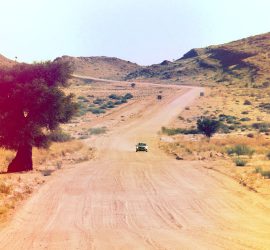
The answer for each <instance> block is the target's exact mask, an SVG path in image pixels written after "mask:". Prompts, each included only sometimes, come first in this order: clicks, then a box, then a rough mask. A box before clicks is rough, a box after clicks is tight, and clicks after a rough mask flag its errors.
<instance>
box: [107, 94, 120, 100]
mask: <svg viewBox="0 0 270 250" xmlns="http://www.w3.org/2000/svg"><path fill="white" fill-rule="evenodd" d="M109 98H111V99H113V100H120V99H121V96H119V95H116V94H111V95H109Z"/></svg>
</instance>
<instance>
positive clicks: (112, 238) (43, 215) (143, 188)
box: [0, 88, 270, 250]
mask: <svg viewBox="0 0 270 250" xmlns="http://www.w3.org/2000/svg"><path fill="white" fill-rule="evenodd" d="M199 91H200V89H198V88H188V89H187V90H186V91H182V92H180V93H182V94H181V96H178V97H177V91H176V96H174V97H172V98H171V99H170V100H169V101H166V102H164V104H163V105H162V107H159V106H155V105H153V106H151V107H148V108H147V109H146V110H145V112H143V113H142V115H141V116H140V117H139V118H137V119H136V120H132V121H130V122H128V123H125V124H124V125H121V126H120V125H119V126H118V128H116V129H114V130H113V131H112V132H111V133H110V134H109V135H106V136H102V137H99V138H97V139H96V140H95V141H94V142H93V141H91V143H95V145H96V146H98V148H99V158H98V159H96V160H95V161H91V162H87V163H82V164H80V165H77V166H76V167H74V168H70V169H64V170H63V171H60V172H58V173H57V174H56V175H55V176H53V177H52V178H51V180H49V181H48V182H47V183H46V184H45V185H44V186H43V187H41V189H40V190H39V191H38V192H37V193H36V194H35V195H33V196H32V198H30V199H29V200H28V201H27V202H26V204H25V205H24V206H23V207H22V208H21V209H20V210H19V211H18V213H17V214H16V216H15V217H14V218H13V220H12V221H11V222H10V223H9V225H7V226H6V227H5V228H3V229H2V230H1V232H0V242H1V244H0V249H12V250H16V249H27V250H29V249H117V250H118V249H269V248H270V217H269V214H270V208H269V203H268V202H266V201H265V200H264V198H263V197H260V196H258V195H257V194H255V193H252V192H250V191H248V190H246V189H245V188H244V187H242V186H240V185H239V184H237V183H235V182H234V181H233V180H231V179H229V178H228V177H226V176H223V175H221V174H219V173H216V172H212V171H211V170H206V169H205V168H203V167H201V165H202V164H203V163H202V162H187V161H176V160H174V159H172V158H170V157H168V156H167V155H165V154H164V153H163V152H162V151H160V150H159V149H158V147H157V140H158V137H157V135H156V133H157V131H158V130H159V129H160V127H161V126H162V125H165V124H167V123H168V122H169V121H170V119H172V118H173V117H174V116H176V115H177V114H178V113H179V112H180V110H181V109H183V108H184V107H185V106H186V105H188V104H190V103H191V102H192V101H193V100H194V99H195V98H196V97H197V96H198V94H199ZM141 140H142V141H145V142H147V143H148V144H149V145H150V151H149V152H148V153H145V152H138V153H136V152H134V145H135V143H136V142H138V141H141Z"/></svg>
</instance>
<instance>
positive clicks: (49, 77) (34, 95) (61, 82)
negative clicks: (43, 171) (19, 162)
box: [0, 62, 77, 155]
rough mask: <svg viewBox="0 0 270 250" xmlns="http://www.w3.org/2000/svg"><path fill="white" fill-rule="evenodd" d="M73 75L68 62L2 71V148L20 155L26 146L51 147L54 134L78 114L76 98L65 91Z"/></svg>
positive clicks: (47, 63) (16, 67)
mask: <svg viewBox="0 0 270 250" xmlns="http://www.w3.org/2000/svg"><path fill="white" fill-rule="evenodd" d="M71 73H72V69H71V67H70V66H69V64H68V63H65V62H44V63H36V64H18V65H16V66H14V67H13V68H4V69H0V93H1V94H0V146H1V147H4V148H8V149H12V150H16V151H18V150H19V149H20V148H22V147H24V148H25V147H26V146H27V147H29V148H31V149H32V147H34V146H35V147H48V146H49V144H50V136H49V135H50V132H52V131H54V130H56V129H57V128H58V126H59V124H60V123H65V122H67V121H69V120H70V119H71V117H72V116H73V115H74V113H75V112H76V110H77V104H76V103H74V102H73V95H72V94H69V95H65V93H64V91H63V90H62V88H63V87H66V86H67V85H68V79H69V77H70V75H71ZM18 153H19V152H18ZM17 155H18V154H17Z"/></svg>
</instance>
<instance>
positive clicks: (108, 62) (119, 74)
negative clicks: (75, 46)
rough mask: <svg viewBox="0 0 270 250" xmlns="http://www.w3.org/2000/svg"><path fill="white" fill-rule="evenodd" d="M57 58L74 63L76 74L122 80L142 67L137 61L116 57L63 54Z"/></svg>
mask: <svg viewBox="0 0 270 250" xmlns="http://www.w3.org/2000/svg"><path fill="white" fill-rule="evenodd" d="M55 60H65V61H69V62H71V63H72V64H73V66H74V70H75V73H76V74H81V75H89V76H92V77H97V78H104V79H113V80H121V79H123V78H124V77H125V76H126V75H127V74H129V73H130V72H133V71H136V70H137V69H139V68H140V66H139V65H137V64H136V63H132V62H129V61H125V60H121V59H118V58H115V57H106V56H98V57H70V56H63V57H59V58H56V59H55Z"/></svg>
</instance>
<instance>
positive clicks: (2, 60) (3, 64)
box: [0, 54, 16, 67]
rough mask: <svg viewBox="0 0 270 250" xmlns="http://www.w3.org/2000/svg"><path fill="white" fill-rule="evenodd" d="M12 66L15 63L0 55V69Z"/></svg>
mask: <svg viewBox="0 0 270 250" xmlns="http://www.w3.org/2000/svg"><path fill="white" fill-rule="evenodd" d="M14 64H16V62H15V61H13V60H10V59H8V58H6V57H4V56H2V55H1V54H0V67H6V66H8V67H9V66H13V65H14Z"/></svg>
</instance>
